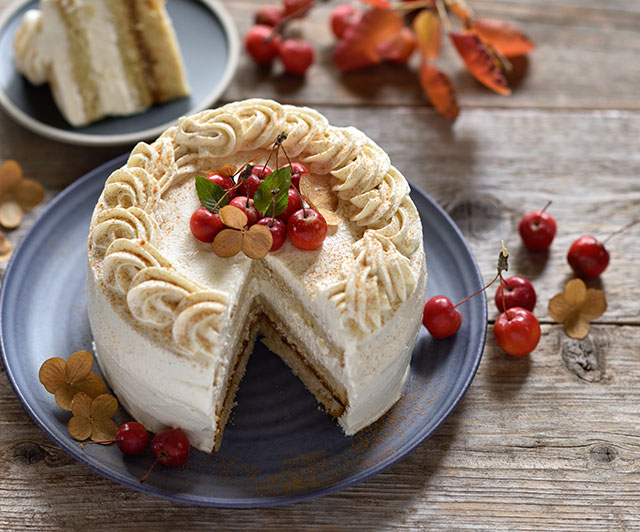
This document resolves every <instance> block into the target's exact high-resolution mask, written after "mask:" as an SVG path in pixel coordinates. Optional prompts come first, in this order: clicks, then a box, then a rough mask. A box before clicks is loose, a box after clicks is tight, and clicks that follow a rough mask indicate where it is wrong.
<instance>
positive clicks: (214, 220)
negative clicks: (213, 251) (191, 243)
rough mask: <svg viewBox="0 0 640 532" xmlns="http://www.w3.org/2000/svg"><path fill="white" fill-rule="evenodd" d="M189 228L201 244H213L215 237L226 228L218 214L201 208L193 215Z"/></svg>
mask: <svg viewBox="0 0 640 532" xmlns="http://www.w3.org/2000/svg"><path fill="white" fill-rule="evenodd" d="M189 227H190V228H191V233H192V234H193V236H194V237H196V238H197V239H198V240H200V242H213V239H214V238H215V236H216V235H217V234H218V233H219V232H220V231H221V230H222V229H223V228H224V224H223V223H222V220H221V219H220V216H219V215H218V213H213V212H211V211H210V210H209V209H207V208H206V207H200V208H199V209H197V210H195V211H194V212H193V214H192V215H191V220H190V221H189Z"/></svg>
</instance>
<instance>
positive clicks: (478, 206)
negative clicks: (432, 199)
mask: <svg viewBox="0 0 640 532" xmlns="http://www.w3.org/2000/svg"><path fill="white" fill-rule="evenodd" d="M443 203H444V207H445V209H446V211H447V212H448V213H449V216H451V218H453V220H454V221H455V222H456V224H457V226H458V227H459V228H460V230H461V231H462V232H463V233H464V234H465V235H467V236H470V237H482V239H483V240H485V239H487V236H488V235H490V234H492V233H495V234H496V235H497V234H500V235H504V234H508V233H509V232H510V231H511V226H510V223H509V219H508V218H509V217H508V214H507V208H506V207H505V206H504V205H503V204H502V203H501V202H500V200H498V199H497V198H495V197H494V196H491V195H488V194H482V195H473V196H469V192H468V191H461V190H458V191H454V192H453V193H452V194H450V195H449V199H448V200H444V202H443ZM496 241H497V242H499V239H497V240H496Z"/></svg>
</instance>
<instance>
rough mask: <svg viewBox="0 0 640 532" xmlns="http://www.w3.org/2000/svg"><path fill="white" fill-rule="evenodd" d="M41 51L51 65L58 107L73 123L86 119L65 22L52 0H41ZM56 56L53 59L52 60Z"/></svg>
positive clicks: (53, 88) (54, 95)
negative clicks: (75, 76) (42, 22)
mask: <svg viewBox="0 0 640 532" xmlns="http://www.w3.org/2000/svg"><path fill="white" fill-rule="evenodd" d="M40 10H41V11H42V20H46V21H47V23H46V24H42V27H43V28H42V38H41V41H40V43H39V44H40V46H41V49H40V50H41V52H42V53H43V54H45V55H46V57H47V60H48V61H47V62H48V65H49V69H50V74H49V82H50V83H51V91H52V93H53V98H54V99H55V101H56V104H57V106H58V107H59V108H60V111H61V112H62V114H63V115H64V116H65V118H66V119H67V120H68V121H69V122H70V123H71V124H73V125H82V124H85V123H86V122H87V115H86V113H85V109H84V102H83V100H82V95H81V94H80V88H79V87H78V85H77V84H76V82H75V80H74V75H73V58H72V57H71V52H70V49H69V40H68V37H67V33H68V32H67V26H66V25H65V23H64V21H63V20H62V17H61V16H60V13H59V11H58V8H57V7H56V5H55V2H54V1H53V0H42V4H41V5H40ZM52 58H55V61H53V60H52Z"/></svg>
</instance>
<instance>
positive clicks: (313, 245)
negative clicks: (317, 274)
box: [287, 208, 327, 250]
mask: <svg viewBox="0 0 640 532" xmlns="http://www.w3.org/2000/svg"><path fill="white" fill-rule="evenodd" d="M287 234H288V235H289V239H290V240H291V243H292V244H293V245H294V246H296V247H297V248H300V249H308V250H311V249H317V248H319V247H320V246H321V245H322V243H323V242H324V239H325V237H326V236H327V222H326V220H325V219H324V218H323V216H322V215H321V214H320V213H319V212H318V211H316V210H314V209H309V208H305V209H300V210H298V211H296V212H294V213H293V214H292V215H291V216H290V217H289V219H288V220H287Z"/></svg>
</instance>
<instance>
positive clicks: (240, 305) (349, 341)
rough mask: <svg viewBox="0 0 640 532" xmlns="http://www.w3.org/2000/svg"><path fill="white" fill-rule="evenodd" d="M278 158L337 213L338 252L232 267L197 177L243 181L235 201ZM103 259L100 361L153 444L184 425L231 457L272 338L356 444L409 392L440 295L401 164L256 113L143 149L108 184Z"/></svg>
mask: <svg viewBox="0 0 640 532" xmlns="http://www.w3.org/2000/svg"><path fill="white" fill-rule="evenodd" d="M283 133H284V135H283ZM274 144H275V145H281V147H282V149H283V152H286V158H285V157H283V156H282V154H281V155H280V160H279V163H278V164H277V165H276V167H278V166H283V165H289V162H291V163H293V164H294V165H295V164H302V165H304V167H305V168H306V169H307V170H308V175H306V174H305V175H304V176H303V178H304V180H305V181H304V182H305V183H307V184H309V183H310V184H311V186H312V187H313V186H317V187H319V189H320V188H322V187H324V191H325V193H326V194H327V195H328V196H331V197H333V199H334V200H335V202H334V206H333V207H332V208H333V212H332V216H333V218H334V219H333V220H332V222H331V224H330V225H331V226H330V227H329V231H328V233H327V235H326V238H325V240H324V242H322V244H321V245H320V246H319V247H317V248H316V249H313V250H307V249H300V248H299V247H296V245H297V244H296V245H294V244H293V243H292V240H291V238H289V239H286V241H285V242H284V244H282V246H281V247H280V248H279V249H277V250H275V251H271V252H270V253H268V254H267V255H266V256H265V257H264V258H255V259H251V258H249V256H247V254H248V255H250V256H254V255H253V251H249V248H248V247H243V248H242V249H244V250H246V253H245V251H240V252H239V253H237V254H234V255H233V256H224V257H223V256H218V255H217V254H216V253H220V254H222V255H225V253H221V252H220V250H218V249H217V248H216V246H218V247H220V246H219V237H220V235H222V232H220V233H218V235H217V236H216V237H215V240H213V245H212V244H208V243H204V242H201V241H200V240H198V239H196V238H194V235H193V234H192V232H191V230H190V220H191V217H192V215H193V213H194V211H197V210H198V209H199V208H200V207H201V199H200V197H199V193H198V189H197V188H196V183H197V182H198V180H202V177H196V176H207V175H209V174H211V173H213V172H216V171H217V170H219V171H220V172H221V171H222V170H220V169H221V168H225V169H227V170H228V169H229V168H233V169H234V170H235V169H236V168H237V169H238V171H237V172H230V173H232V174H233V173H235V177H232V178H230V179H231V180H232V181H234V180H237V181H236V183H235V184H233V187H232V189H229V190H233V191H235V192H238V189H239V188H241V187H245V185H246V189H250V188H251V185H250V182H249V184H247V183H244V182H243V183H240V179H242V178H246V176H247V175H248V174H249V172H247V171H246V169H247V168H249V169H251V167H250V166H247V163H250V164H251V165H263V164H267V159H268V157H269V154H270V153H272V151H273V146H274ZM287 159H288V161H287ZM274 162H275V161H274V160H273V158H272V159H270V162H269V163H268V164H271V165H273V164H274ZM254 168H255V167H254ZM242 169H244V171H242ZM289 171H290V167H289V169H287V175H288V172H289ZM266 181H267V180H266V179H265V180H264V182H266ZM302 184H303V183H302V182H301V184H300V186H302ZM287 188H288V187H287ZM220 190H222V189H220ZM272 192H273V191H272ZM256 194H257V195H256V196H255V201H256V205H257V204H258V199H257V198H258V195H259V192H258V193H256ZM273 194H275V192H273ZM303 197H304V193H303ZM222 203H223V202H222V200H220V201H218V203H217V204H216V205H209V206H208V208H209V209H210V210H212V211H214V212H218V208H219V207H220V205H221V204H222ZM274 208H275V207H274ZM223 209H224V210H228V209H232V207H231V206H226V207H224V208H223ZM222 212H223V211H222V210H221V211H219V213H222ZM234 212H236V211H234ZM321 212H322V211H321ZM225 220H226V219H225ZM243 220H244V221H243V222H242V224H245V223H246V220H247V217H246V216H245V217H244V218H243ZM226 223H227V224H228V225H230V226H231V228H227V229H226V231H233V230H234V229H232V228H233V223H229V222H226ZM288 223H289V224H290V223H291V222H288ZM251 229H252V228H249V231H245V232H243V231H240V233H242V235H243V236H244V237H245V243H246V241H247V240H246V239H247V238H248V237H247V236H246V235H248V234H249V232H251ZM256 233H258V231H256ZM289 235H290V237H291V235H292V233H291V232H289ZM231 236H232V237H233V238H236V237H237V238H241V236H238V235H231ZM292 238H293V237H292ZM296 238H297V237H296ZM234 241H235V240H234ZM294 241H295V239H294ZM270 242H271V241H270ZM238 245H240V244H238ZM212 247H213V249H214V250H216V251H215V252H214V251H213V250H212ZM238 249H240V248H238ZM227 255H228V254H227ZM88 259H89V267H88V279H87V294H88V310H89V319H90V323H91V329H92V332H93V336H94V341H95V346H96V356H97V359H98V362H99V364H100V367H101V369H102V371H103V373H104V375H105V377H106V378H107V380H108V382H109V384H110V385H111V387H112V388H113V390H114V392H115V393H116V394H117V395H118V397H119V399H120V401H121V402H122V404H123V405H124V406H125V407H126V408H127V409H128V411H129V412H130V413H131V414H132V415H133V416H134V417H135V418H136V419H137V420H138V421H140V422H142V423H143V424H144V425H145V426H147V428H148V429H150V430H152V431H159V430H162V429H164V428H166V427H179V428H181V429H183V430H184V431H185V432H186V433H187V435H188V436H189V439H190V441H191V443H192V445H194V446H195V447H196V448H198V449H201V450H204V451H212V450H216V449H217V448H218V447H219V445H220V443H221V440H222V432H223V430H224V426H225V423H226V421H227V418H228V416H229V412H230V410H231V408H232V405H233V402H234V397H235V392H236V389H237V387H238V385H239V384H240V380H241V378H242V375H243V373H244V368H245V366H246V363H247V360H248V358H249V356H250V354H251V352H252V349H253V344H254V342H255V340H256V337H257V335H258V334H261V335H262V336H263V341H264V342H265V343H266V345H267V346H268V347H269V348H270V349H271V350H272V351H273V352H274V353H276V354H278V355H279V356H280V357H281V358H282V359H283V360H284V361H285V362H286V363H287V364H288V365H289V366H290V368H291V369H292V370H293V372H294V373H295V374H296V375H298V376H299V377H300V379H301V380H302V381H303V382H304V384H305V385H306V386H307V388H308V389H309V390H310V391H311V392H312V393H313V394H314V395H315V397H316V398H317V400H318V401H319V402H320V403H321V404H322V405H324V408H325V410H326V411H327V412H328V413H329V414H331V415H332V416H334V417H335V418H337V420H338V422H339V423H340V425H341V426H342V428H343V429H344V432H345V433H346V434H347V435H351V434H354V433H356V432H357V431H359V430H360V429H362V428H363V427H365V426H367V425H369V424H371V423H373V422H374V421H375V420H377V419H378V418H379V417H380V416H382V415H383V414H384V413H385V412H386V411H387V410H388V409H389V408H390V407H391V406H392V405H393V404H394V403H395V402H396V401H397V400H398V399H399V398H400V396H401V394H402V390H403V387H404V384H405V381H406V379H407V376H408V373H409V363H410V359H411V354H412V351H413V348H414V345H415V341H416V337H417V334H418V331H419V328H420V324H421V318H422V308H423V306H424V301H425V294H426V278H427V274H426V263H425V256H424V251H423V245H422V227H421V223H420V218H419V215H418V212H417V210H416V208H415V206H414V204H413V202H412V201H411V199H410V198H409V186H408V184H407V182H406V180H405V178H404V177H403V176H402V175H401V174H400V172H399V171H398V170H396V169H395V168H394V167H393V166H392V165H391V163H390V161H389V157H388V155H387V154H386V153H385V152H384V151H383V150H382V149H381V148H380V147H379V146H377V145H376V144H375V143H374V142H373V141H372V140H371V139H369V138H368V137H366V136H365V135H364V134H363V133H362V132H361V131H359V130H357V129H355V128H353V127H346V128H340V127H333V126H331V125H329V124H328V122H327V120H326V118H325V117H324V116H322V115H321V114H319V113H318V112H316V111H314V110H313V109H309V108H304V107H294V106H289V105H280V104H278V103H276V102H274V101H270V100H259V99H253V100H245V101H240V102H236V103H231V104H228V105H225V106H223V107H220V108H218V109H214V110H207V111H203V112H201V113H199V114H196V115H193V116H189V117H184V118H181V119H180V121H179V123H178V125H177V126H174V127H172V128H170V129H168V130H167V131H166V132H165V133H164V134H163V135H162V136H160V137H159V138H158V139H157V140H156V141H155V142H153V143H152V144H145V143H140V144H138V145H137V146H136V147H135V149H134V150H133V151H132V153H131V155H130V157H129V159H128V161H127V163H126V164H125V165H124V166H123V167H122V168H120V169H118V170H116V171H115V172H113V174H112V175H111V176H110V177H109V178H108V180H107V181H106V184H105V187H104V191H103V193H102V195H101V197H100V199H99V201H98V204H97V206H96V208H95V211H94V214H93V218H92V220H91V228H90V235H89V248H88Z"/></svg>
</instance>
